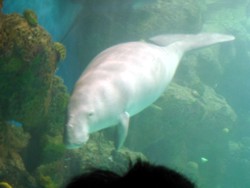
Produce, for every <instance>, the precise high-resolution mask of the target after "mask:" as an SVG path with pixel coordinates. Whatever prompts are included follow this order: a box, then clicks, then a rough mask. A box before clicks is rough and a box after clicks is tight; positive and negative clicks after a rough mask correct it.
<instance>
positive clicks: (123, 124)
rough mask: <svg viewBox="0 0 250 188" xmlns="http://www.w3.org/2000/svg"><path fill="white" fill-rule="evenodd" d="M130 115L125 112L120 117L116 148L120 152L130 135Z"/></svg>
mask: <svg viewBox="0 0 250 188" xmlns="http://www.w3.org/2000/svg"><path fill="white" fill-rule="evenodd" d="M128 128H129V114H128V113H127V112H124V113H122V114H121V115H120V124H119V125H117V135H116V139H115V148H116V149H117V150H118V149H120V147H121V146H122V145H123V143H124V141H125V140H126V137H127V135H128Z"/></svg>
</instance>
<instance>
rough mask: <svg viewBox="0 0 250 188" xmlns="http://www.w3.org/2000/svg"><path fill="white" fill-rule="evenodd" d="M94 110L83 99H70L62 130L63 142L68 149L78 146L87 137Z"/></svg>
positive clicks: (92, 122)
mask: <svg viewBox="0 0 250 188" xmlns="http://www.w3.org/2000/svg"><path fill="white" fill-rule="evenodd" d="M95 121H96V119H95V115H94V110H93V109H92V108H90V107H89V106H88V105H86V104H84V102H83V101H81V102H79V101H77V102H75V101H74V99H71V101H70V103H69V107H68V120H67V124H66V125H65V130H64V143H65V144H66V147H67V148H68V149H74V148H79V147H81V146H82V145H83V144H85V143H86V142H87V141H88V139H89V132H90V127H91V126H92V125H93V124H95Z"/></svg>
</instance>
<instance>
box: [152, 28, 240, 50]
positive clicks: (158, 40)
mask: <svg viewBox="0 0 250 188" xmlns="http://www.w3.org/2000/svg"><path fill="white" fill-rule="evenodd" d="M234 39H235V37H234V36H232V35H225V34H220V33H200V34H194V35H192V34H190V35H182V34H174V35H159V36H155V37H152V38H150V39H149V40H150V41H152V42H153V43H155V44H157V45H160V46H168V45H171V44H173V45H175V44H178V46H179V47H180V48H181V50H182V51H183V52H185V51H188V50H192V49H195V48H200V47H205V46H209V45H212V44H215V43H219V42H226V41H231V40H234Z"/></svg>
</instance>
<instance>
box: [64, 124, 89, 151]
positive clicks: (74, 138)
mask: <svg viewBox="0 0 250 188" xmlns="http://www.w3.org/2000/svg"><path fill="white" fill-rule="evenodd" d="M88 139H89V134H88V132H87V131H85V130H84V129H83V128H82V126H74V125H72V124H69V123H68V124H67V125H66V126H65V128H64V144H65V146H66V148H67V149H77V148H80V147H81V146H83V145H84V144H85V143H86V142H87V141H88Z"/></svg>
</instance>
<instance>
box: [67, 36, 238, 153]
mask: <svg viewBox="0 0 250 188" xmlns="http://www.w3.org/2000/svg"><path fill="white" fill-rule="evenodd" d="M231 40H234V36H231V35H224V34H219V33H201V34H196V35H182V34H180V35H179V34H176V35H160V36H156V37H153V38H151V39H150V40H149V41H151V42H139V41H137V42H128V43H123V44H118V45H115V46H113V47H110V48H108V49H106V50H104V51H103V52H101V53H100V54H99V55H97V56H96V57H95V58H94V59H93V60H92V61H91V62H90V64H89V65H88V67H87V68H86V69H85V71H84V72H83V73H82V75H81V76H80V78H79V80H78V81H77V82H76V84H75V87H74V90H73V93H72V95H71V97H70V101H69V105H68V122H67V124H66V126H65V142H66V145H67V147H68V148H79V147H80V146H81V145H82V144H84V143H86V142H87V140H88V139H89V134H90V133H93V132H96V131H99V130H101V129H104V128H107V127H111V126H114V125H117V126H118V127H117V128H118V129H117V139H116V140H115V147H116V149H119V148H120V147H121V146H122V145H123V143H124V141H125V138H126V136H127V133H128V128H129V119H130V117H131V116H133V115H135V114H137V113H138V112H140V111H142V110H143V109H145V108H146V107H148V106H150V105H151V104H152V103H153V102H154V101H156V99H158V98H159V97H160V96H161V95H162V93H163V92H164V91H165V89H166V87H167V85H168V84H169V83H170V81H171V80H172V78H173V76H174V74H175V71H176V69H177V67H178V65H179V62H180V60H181V58H182V56H183V54H184V53H185V52H186V51H188V50H192V49H195V48H199V47H203V46H208V45H211V44H215V43H219V42H225V41H231Z"/></svg>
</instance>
